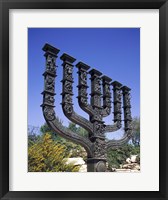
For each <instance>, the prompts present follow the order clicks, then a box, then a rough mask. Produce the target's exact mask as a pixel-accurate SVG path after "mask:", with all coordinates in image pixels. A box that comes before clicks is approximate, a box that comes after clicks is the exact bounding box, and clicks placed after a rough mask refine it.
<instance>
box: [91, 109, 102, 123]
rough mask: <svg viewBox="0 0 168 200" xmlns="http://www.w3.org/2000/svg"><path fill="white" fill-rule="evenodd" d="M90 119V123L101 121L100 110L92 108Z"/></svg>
mask: <svg viewBox="0 0 168 200" xmlns="http://www.w3.org/2000/svg"><path fill="white" fill-rule="evenodd" d="M91 119H92V121H102V109H100V108H94V110H93V115H92V116H91Z"/></svg>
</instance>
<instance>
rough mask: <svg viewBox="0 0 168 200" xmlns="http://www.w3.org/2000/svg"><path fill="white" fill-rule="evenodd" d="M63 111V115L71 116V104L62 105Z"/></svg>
mask: <svg viewBox="0 0 168 200" xmlns="http://www.w3.org/2000/svg"><path fill="white" fill-rule="evenodd" d="M63 111H64V113H65V114H72V112H73V106H72V104H68V103H66V104H63Z"/></svg>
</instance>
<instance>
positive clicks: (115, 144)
mask: <svg viewBox="0 0 168 200" xmlns="http://www.w3.org/2000/svg"><path fill="white" fill-rule="evenodd" d="M131 134H132V131H131V130H128V131H126V132H125V134H124V136H123V137H122V138H121V139H120V140H111V141H109V142H107V149H110V148H112V149H116V148H119V147H121V146H123V145H124V144H126V143H128V141H129V140H130V138H131Z"/></svg>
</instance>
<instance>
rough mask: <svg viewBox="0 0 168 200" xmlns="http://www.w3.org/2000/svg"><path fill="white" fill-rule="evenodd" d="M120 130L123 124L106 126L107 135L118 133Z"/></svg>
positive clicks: (116, 123)
mask: <svg viewBox="0 0 168 200" xmlns="http://www.w3.org/2000/svg"><path fill="white" fill-rule="evenodd" d="M120 128H121V123H118V122H115V123H114V124H112V125H106V126H105V133H110V132H114V131H118V130H119V129H120Z"/></svg>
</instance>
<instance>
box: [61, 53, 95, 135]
mask: <svg viewBox="0 0 168 200" xmlns="http://www.w3.org/2000/svg"><path fill="white" fill-rule="evenodd" d="M61 60H63V64H62V66H63V79H62V81H61V82H62V85H63V86H62V93H61V94H62V109H63V112H64V114H65V116H66V117H67V118H68V119H69V120H71V121H72V122H74V123H76V124H78V125H80V126H82V127H83V128H85V129H86V130H87V131H88V132H93V125H92V123H90V122H89V121H88V120H87V119H85V118H84V117H82V116H80V115H79V114H77V113H76V112H75V111H74V108H73V102H72V96H73V85H72V84H73V62H74V61H75V59H74V58H73V57H71V56H69V55H67V54H65V53H64V54H63V55H62V56H61Z"/></svg>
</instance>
